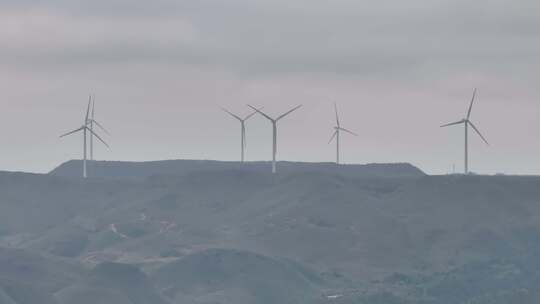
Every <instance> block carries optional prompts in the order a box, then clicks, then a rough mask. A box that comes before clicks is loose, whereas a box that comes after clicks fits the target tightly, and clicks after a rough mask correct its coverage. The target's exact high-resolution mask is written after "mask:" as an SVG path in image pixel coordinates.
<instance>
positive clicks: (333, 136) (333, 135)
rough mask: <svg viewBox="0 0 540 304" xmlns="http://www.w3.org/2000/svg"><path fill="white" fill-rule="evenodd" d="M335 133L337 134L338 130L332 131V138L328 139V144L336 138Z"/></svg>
mask: <svg viewBox="0 0 540 304" xmlns="http://www.w3.org/2000/svg"><path fill="white" fill-rule="evenodd" d="M337 133H338V130H336V131H334V134H332V137H330V140H329V141H328V143H331V142H332V140H334V138H335V137H336V135H337Z"/></svg>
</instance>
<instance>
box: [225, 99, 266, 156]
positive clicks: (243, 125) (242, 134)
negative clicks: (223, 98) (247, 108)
mask: <svg viewBox="0 0 540 304" xmlns="http://www.w3.org/2000/svg"><path fill="white" fill-rule="evenodd" d="M221 109H222V110H223V111H225V112H226V113H228V114H229V115H231V116H232V117H234V118H236V119H237V120H238V121H240V161H241V162H244V155H245V152H244V150H245V148H246V121H247V120H248V119H250V118H251V116H253V115H255V114H257V111H253V113H251V114H249V115H247V116H246V117H244V118H242V117H240V116H238V115H235V114H233V113H231V112H230V111H229V110H227V109H225V108H221Z"/></svg>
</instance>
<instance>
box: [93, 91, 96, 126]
mask: <svg viewBox="0 0 540 304" xmlns="http://www.w3.org/2000/svg"><path fill="white" fill-rule="evenodd" d="M95 110H96V95H92V120H94V114H95Z"/></svg>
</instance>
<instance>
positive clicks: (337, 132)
mask: <svg viewBox="0 0 540 304" xmlns="http://www.w3.org/2000/svg"><path fill="white" fill-rule="evenodd" d="M334 110H335V111H336V126H335V127H334V134H332V137H330V140H329V141H328V143H331V142H332V140H334V138H335V139H336V164H338V165H339V136H340V132H341V131H343V132H347V133H349V134H352V135H354V136H358V134H356V133H354V132H352V131H349V130H347V129H345V128H343V127H341V125H340V123H339V115H338V110H337V105H336V103H334Z"/></svg>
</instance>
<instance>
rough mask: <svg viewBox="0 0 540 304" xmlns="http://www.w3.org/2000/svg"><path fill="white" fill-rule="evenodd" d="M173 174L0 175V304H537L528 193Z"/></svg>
mask: <svg viewBox="0 0 540 304" xmlns="http://www.w3.org/2000/svg"><path fill="white" fill-rule="evenodd" d="M177 162H178V163H176V165H175V161H171V165H170V167H168V166H165V165H163V164H161V163H158V164H160V165H159V166H155V167H153V166H149V164H152V163H142V164H134V165H133V166H131V165H129V164H130V163H119V164H120V165H119V166H118V168H120V169H118V172H121V173H115V174H116V175H115V174H112V173H107V172H116V171H115V170H116V169H115V170H111V171H109V169H108V168H107V165H106V164H108V163H103V164H104V169H103V170H104V171H103V172H104V173H103V174H104V175H103V176H102V178H90V179H88V180H83V179H82V178H78V177H76V175H74V176H69V175H68V176H62V175H61V174H57V173H58V172H57V173H54V174H43V175H39V174H26V173H8V172H0V247H5V249H0V303H2V304H3V303H7V304H14V303H15V304H34V303H32V302H31V301H29V302H28V301H27V302H21V301H24V299H25V298H23V295H29V296H30V297H31V298H33V299H36V298H39V297H40V295H43V298H44V299H46V300H44V301H49V302H45V303H53V304H68V303H94V302H93V301H95V303H103V304H108V303H111V304H112V303H114V304H139V303H140V304H142V302H137V301H140V300H141V299H144V301H146V302H155V303H167V302H171V303H172V304H177V303H178V304H179V303H188V304H190V303H197V304H201V303H205V304H210V303H213V304H215V303H238V304H248V303H249V304H259V303H261V304H274V303H276V304H277V303H280V304H281V303H307V304H319V303H321V304H326V303H343V304H345V303H370V304H371V303H381V304H382V303H384V304H389V303H392V304H394V303H395V304H404V303H405V304H409V303H411V304H412V303H429V304H450V303H475V304H487V303H497V304H498V303H527V304H528V303H538V302H539V301H540V293H538V292H535V286H536V285H537V283H538V282H540V263H539V262H538V261H537V260H538V259H537V257H538V255H540V238H539V237H538V236H539V235H540V221H539V219H540V177H537V176H529V177H522V176H481V175H471V176H463V175H447V176H428V175H425V174H423V173H422V172H421V171H419V170H418V169H416V168H414V167H412V166H410V165H371V166H347V165H345V166H335V165H332V164H292V163H285V164H281V167H280V168H282V169H283V170H281V171H280V172H279V173H278V174H276V175H272V174H271V173H270V172H269V170H268V169H269V168H268V166H267V165H268V164H264V163H260V164H257V163H255V164H244V165H240V164H238V163H223V162H206V161H201V162H200V164H201V166H200V167H198V166H197V165H196V164H197V162H196V161H177ZM178 164H181V165H178ZM75 165H77V164H76V163H72V165H69V166H75ZM139 165H140V166H141V168H142V169H141V168H139V167H138V166H139ZM162 165H163V166H162ZM66 166H67V167H66ZM69 166H68V165H63V166H61V167H64V168H68V167H69ZM148 166H149V167H148ZM175 166H176V167H175ZM158 167H161V169H160V170H158V169H156V168H158ZM287 167H288V169H285V168H287ZM126 168H127V169H129V168H131V169H129V170H132V169H133V171H132V172H133V174H131V175H130V174H127V173H126V172H128V170H127V169H126ZM134 168H135V169H136V170H135V169H134ZM148 168H151V170H150V169H148ZM179 168H180V169H179ZM62 170H64V169H62ZM62 170H60V169H59V171H62ZM370 172H371V173H370ZM406 172H408V173H406ZM105 173H106V174H105ZM130 286H131V287H130ZM287 297H288V298H287ZM286 299H290V301H289V302H287V301H286ZM51 301H52V302H51ZM12 302H13V303H12Z"/></svg>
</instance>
